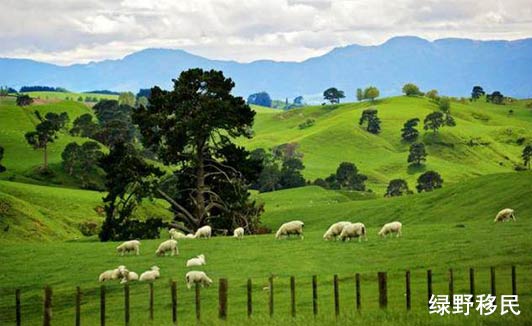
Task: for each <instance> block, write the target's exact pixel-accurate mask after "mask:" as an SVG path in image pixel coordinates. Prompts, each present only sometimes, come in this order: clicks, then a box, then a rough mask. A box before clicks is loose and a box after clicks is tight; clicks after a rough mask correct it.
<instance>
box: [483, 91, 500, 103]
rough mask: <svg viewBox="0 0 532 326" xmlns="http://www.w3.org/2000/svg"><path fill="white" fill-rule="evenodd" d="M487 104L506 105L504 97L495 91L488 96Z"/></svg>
mask: <svg viewBox="0 0 532 326" xmlns="http://www.w3.org/2000/svg"><path fill="white" fill-rule="evenodd" d="M486 102H491V103H493V104H499V105H501V104H504V95H502V93H501V92H499V91H494V92H493V93H491V94H488V95H487V96H486Z"/></svg>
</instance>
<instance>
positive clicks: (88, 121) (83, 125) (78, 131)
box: [70, 113, 100, 138]
mask: <svg viewBox="0 0 532 326" xmlns="http://www.w3.org/2000/svg"><path fill="white" fill-rule="evenodd" d="M92 118H93V116H92V114H89V113H85V114H82V115H80V116H79V117H77V118H76V119H75V120H74V122H73V123H72V129H70V134H71V135H72V136H80V137H87V138H94V137H95V136H96V134H97V133H98V132H99V131H100V126H99V125H98V124H97V123H96V122H94V121H93V119H92Z"/></svg>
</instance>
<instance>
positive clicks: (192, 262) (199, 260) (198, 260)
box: [187, 254, 207, 267]
mask: <svg viewBox="0 0 532 326" xmlns="http://www.w3.org/2000/svg"><path fill="white" fill-rule="evenodd" d="M205 264H207V262H206V261H205V255H204V254H201V255H199V256H197V257H195V258H191V259H189V260H187V267H191V266H201V265H205Z"/></svg>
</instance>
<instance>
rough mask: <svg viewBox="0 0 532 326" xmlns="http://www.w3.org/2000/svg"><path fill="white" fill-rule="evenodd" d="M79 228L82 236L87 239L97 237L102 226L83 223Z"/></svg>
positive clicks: (94, 223)
mask: <svg viewBox="0 0 532 326" xmlns="http://www.w3.org/2000/svg"><path fill="white" fill-rule="evenodd" d="M78 228H79V231H80V232H81V234H83V235H84V236H86V237H90V236H93V235H96V234H98V233H99V232H100V225H99V224H98V223H96V222H94V221H85V222H81V223H80V224H79V226H78Z"/></svg>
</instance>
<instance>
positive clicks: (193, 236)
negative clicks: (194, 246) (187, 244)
mask: <svg viewBox="0 0 532 326" xmlns="http://www.w3.org/2000/svg"><path fill="white" fill-rule="evenodd" d="M195 238H196V236H195V235H194V234H193V233H189V234H187V235H186V236H185V239H195Z"/></svg>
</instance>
